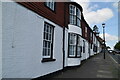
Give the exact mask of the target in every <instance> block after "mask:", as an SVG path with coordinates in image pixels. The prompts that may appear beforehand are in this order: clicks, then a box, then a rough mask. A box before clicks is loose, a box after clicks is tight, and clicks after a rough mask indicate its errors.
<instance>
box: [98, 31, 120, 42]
mask: <svg viewBox="0 0 120 80" xmlns="http://www.w3.org/2000/svg"><path fill="white" fill-rule="evenodd" d="M100 37H101V38H103V34H100ZM105 39H106V41H116V40H118V37H117V36H115V35H111V34H108V33H105Z"/></svg>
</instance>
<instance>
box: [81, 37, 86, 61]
mask: <svg viewBox="0 0 120 80" xmlns="http://www.w3.org/2000/svg"><path fill="white" fill-rule="evenodd" d="M81 40H82V53H81V54H82V55H81V56H82V57H81V60H84V59H86V53H83V40H84V41H85V39H83V38H81Z"/></svg>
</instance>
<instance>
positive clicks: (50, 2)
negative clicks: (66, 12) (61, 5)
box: [45, 0, 55, 11]
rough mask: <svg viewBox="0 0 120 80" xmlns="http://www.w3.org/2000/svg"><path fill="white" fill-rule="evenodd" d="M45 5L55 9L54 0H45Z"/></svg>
mask: <svg viewBox="0 0 120 80" xmlns="http://www.w3.org/2000/svg"><path fill="white" fill-rule="evenodd" d="M45 4H46V6H47V7H49V8H50V9H51V10H53V11H54V10H55V1H54V0H47V1H46V2H45Z"/></svg>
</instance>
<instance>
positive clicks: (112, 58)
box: [109, 55, 120, 66]
mask: <svg viewBox="0 0 120 80" xmlns="http://www.w3.org/2000/svg"><path fill="white" fill-rule="evenodd" d="M109 56H110V57H111V58H112V59H113V61H114V62H115V63H117V64H118V66H120V64H119V63H118V62H117V61H116V60H115V59H114V58H113V57H112V56H111V55H109Z"/></svg>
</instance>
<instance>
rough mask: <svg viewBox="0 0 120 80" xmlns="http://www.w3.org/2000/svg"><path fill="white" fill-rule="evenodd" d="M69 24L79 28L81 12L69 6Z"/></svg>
mask: <svg viewBox="0 0 120 80" xmlns="http://www.w3.org/2000/svg"><path fill="white" fill-rule="evenodd" d="M69 15H70V19H69V20H70V21H69V22H70V24H72V25H76V26H79V27H80V19H81V12H80V9H79V8H77V7H76V6H74V5H71V4H70V6H69Z"/></svg>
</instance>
